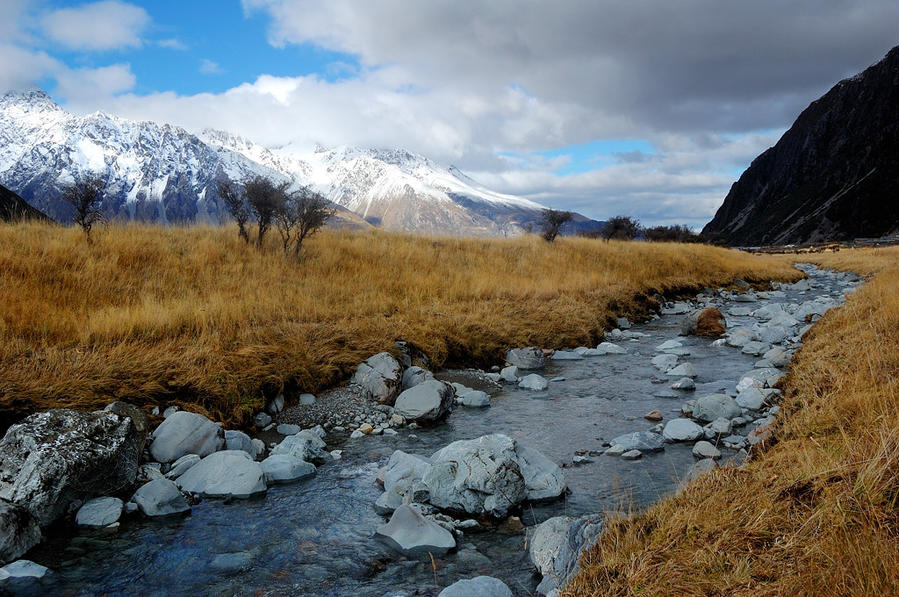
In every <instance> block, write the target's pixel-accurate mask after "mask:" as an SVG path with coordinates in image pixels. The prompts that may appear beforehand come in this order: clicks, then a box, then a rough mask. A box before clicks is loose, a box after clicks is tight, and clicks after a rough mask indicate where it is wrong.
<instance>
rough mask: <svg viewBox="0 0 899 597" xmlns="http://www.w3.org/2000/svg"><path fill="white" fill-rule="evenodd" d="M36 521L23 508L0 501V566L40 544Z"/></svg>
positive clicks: (39, 531)
mask: <svg viewBox="0 0 899 597" xmlns="http://www.w3.org/2000/svg"><path fill="white" fill-rule="evenodd" d="M40 541H41V528H40V525H38V523H37V519H36V518H35V517H34V516H32V514H31V512H29V511H28V510H27V509H26V508H24V507H23V506H19V505H17V504H13V503H10V502H7V501H5V500H0V566H2V565H3V564H5V563H7V562H11V561H13V560H15V559H16V558H18V557H19V556H21V555H22V554H24V553H25V552H27V551H28V550H29V549H31V548H32V547H34V546H35V545H37V544H38V543H40Z"/></svg>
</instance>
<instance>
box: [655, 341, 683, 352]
mask: <svg viewBox="0 0 899 597" xmlns="http://www.w3.org/2000/svg"><path fill="white" fill-rule="evenodd" d="M682 346H683V343H681V342H678V341H677V340H665V341H664V342H662V343H661V344H659V345H658V346H656V350H660V351H665V350H668V349H670V348H681V347H682Z"/></svg>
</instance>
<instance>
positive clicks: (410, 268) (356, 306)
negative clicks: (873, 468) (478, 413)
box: [0, 224, 797, 424]
mask: <svg viewBox="0 0 899 597" xmlns="http://www.w3.org/2000/svg"><path fill="white" fill-rule="evenodd" d="M97 232H98V234H97V242H96V243H95V244H94V245H93V246H88V245H87V244H86V243H85V242H84V239H83V238H82V237H81V235H80V232H79V231H77V230H75V229H71V228H62V227H57V226H46V225H39V224H25V225H15V226H13V225H5V226H0V305H2V307H0V423H2V422H3V420H4V419H5V420H6V421H7V422H8V421H9V420H11V419H12V418H19V417H21V416H22V415H23V413H27V412H30V411H33V410H40V409H46V408H51V407H60V406H72V407H77V408H95V407H99V406H102V405H104V404H106V403H108V402H109V401H111V400H113V399H124V400H129V401H131V402H134V403H137V404H139V405H149V404H159V403H166V402H169V403H176V404H182V405H183V406H190V407H191V408H193V409H194V410H200V411H205V412H206V413H207V414H209V415H210V416H213V417H214V418H216V419H218V420H224V421H226V422H228V423H231V424H239V423H240V422H242V421H246V420H247V418H248V417H249V416H250V415H251V414H252V413H253V412H254V411H256V410H258V409H259V408H260V407H261V405H262V404H263V400H264V397H265V396H271V395H272V394H274V393H276V392H279V391H282V390H284V389H285V388H286V389H287V390H288V391H296V390H302V391H313V392H314V391H317V390H320V389H322V388H324V387H327V386H331V385H334V384H336V383H337V382H339V381H340V380H341V379H343V378H345V377H346V376H347V375H348V374H349V372H351V371H352V369H353V368H354V367H355V365H356V364H358V363H359V362H361V361H362V360H364V359H365V358H367V357H368V356H370V355H371V354H374V353H376V352H379V351H381V350H392V349H393V346H394V341H395V340H399V339H402V340H406V341H408V342H411V343H413V344H414V345H416V346H418V347H420V348H421V349H423V350H424V351H425V352H426V353H427V354H428V355H429V356H430V358H431V359H432V361H433V362H434V363H435V364H437V365H440V364H442V363H446V362H451V363H456V364H459V363H482V364H486V363H496V362H498V360H499V359H500V357H501V355H502V354H503V351H504V350H505V349H506V348H508V347H512V346H520V345H531V344H536V345H540V346H549V347H561V346H567V345H577V344H587V343H593V342H595V341H596V340H597V339H598V337H599V335H600V334H601V333H602V332H603V331H604V330H606V329H608V328H609V327H610V326H609V323H610V322H611V321H612V319H611V318H612V317H613V316H631V317H634V316H639V315H641V314H644V313H645V312H646V309H647V307H648V306H649V304H650V303H651V300H650V299H649V298H648V297H649V296H650V295H651V294H653V293H656V292H661V293H672V292H677V291H681V290H686V289H696V288H697V287H699V286H702V285H721V284H728V283H730V282H731V281H732V280H733V279H734V278H735V277H742V278H744V279H747V280H750V281H762V280H768V279H772V278H781V279H787V278H796V277H797V274H796V272H795V271H794V270H792V269H791V268H790V266H789V264H788V263H786V262H784V261H782V260H777V259H775V258H769V257H759V256H753V255H746V254H742V253H737V252H735V251H728V250H724V249H718V248H712V247H705V246H697V245H673V244H653V245H649V244H644V243H618V242H611V243H605V242H602V241H596V240H588V239H575V238H565V239H560V240H558V241H557V242H556V243H554V244H551V245H550V244H547V243H545V242H543V241H542V240H540V239H537V238H535V237H528V238H522V239H515V240H461V239H449V238H440V239H433V238H421V237H413V236H406V235H400V234H390V233H383V232H362V233H360V232H355V233H354V232H340V231H323V232H322V233H321V234H320V235H318V236H316V237H314V238H313V239H312V240H311V241H310V242H309V243H307V245H308V247H307V246H304V252H305V258H304V260H303V261H302V262H301V263H297V262H295V261H291V260H289V259H285V258H283V257H282V256H281V255H280V253H279V251H278V250H277V248H276V246H275V240H274V239H272V244H271V245H270V246H269V247H268V248H267V250H266V251H264V252H259V251H257V250H255V249H254V248H252V247H247V246H244V245H243V244H242V243H241V242H240V241H239V240H238V238H237V234H236V231H235V230H232V229H220V228H203V227H197V228H157V227H141V226H113V227H110V228H109V229H107V230H105V231H97Z"/></svg>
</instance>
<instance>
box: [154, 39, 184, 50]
mask: <svg viewBox="0 0 899 597" xmlns="http://www.w3.org/2000/svg"><path fill="white" fill-rule="evenodd" d="M156 45H157V46H159V47H160V48H166V49H168V50H178V51H184V50H187V49H188V48H187V44H185V43H184V42H182V41H181V40H178V39H174V38H168V39H160V40H158V41H157V42H156Z"/></svg>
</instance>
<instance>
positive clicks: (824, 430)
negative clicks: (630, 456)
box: [564, 248, 899, 597]
mask: <svg viewBox="0 0 899 597" xmlns="http://www.w3.org/2000/svg"><path fill="white" fill-rule="evenodd" d="M799 259H802V260H806V261H813V262H816V263H818V264H820V265H824V266H828V267H834V268H837V269H850V270H852V271H856V272H858V273H862V274H866V275H873V278H872V279H871V281H870V282H869V283H868V284H866V285H865V286H864V287H862V288H861V289H860V290H859V291H858V292H857V293H856V294H854V295H852V296H851V298H850V299H849V300H848V302H847V304H846V306H845V307H843V308H842V309H839V310H836V311H833V312H831V313H829V314H828V315H827V316H826V317H825V318H824V319H822V321H821V322H820V323H818V324H817V325H816V326H815V328H814V329H813V330H812V331H811V332H809V334H808V335H807V336H806V342H805V345H804V347H803V349H802V350H801V351H800V353H799V355H798V357H797V359H796V360H795V361H794V363H793V365H792V368H791V370H790V374H789V376H788V378H787V379H786V381H785V389H786V395H785V398H784V402H783V411H782V414H781V416H780V417H779V418H778V421H777V423H776V424H775V431H774V436H773V439H774V444H773V446H771V447H769V449H768V450H767V451H765V452H763V453H762V454H761V455H760V456H759V457H757V458H755V459H753V460H752V461H750V463H749V464H748V465H747V466H746V467H745V468H741V469H727V470H718V471H716V472H714V473H712V474H710V475H707V476H705V477H702V478H700V479H698V480H697V481H695V482H693V483H691V484H689V485H687V486H686V488H685V489H683V490H682V491H681V492H680V493H679V494H678V495H676V496H674V497H671V498H668V499H665V500H662V501H661V502H660V503H658V504H657V505H655V506H653V507H651V508H649V509H648V510H647V511H646V512H644V513H642V514H638V515H636V516H633V517H630V518H627V517H622V518H619V519H618V520H617V521H616V522H614V523H612V524H611V525H610V526H609V528H608V529H607V531H606V532H605V533H604V535H603V536H602V537H601V539H600V542H599V543H598V544H597V545H596V546H595V547H594V548H593V549H592V550H590V551H589V552H587V553H586V554H585V557H584V559H583V560H582V564H583V566H584V567H583V569H582V571H581V573H580V575H579V576H578V577H577V578H576V579H575V580H574V581H573V582H572V583H571V584H570V585H569V586H568V587H567V589H566V591H565V593H564V594H565V595H603V596H605V595H752V596H753V597H756V596H760V595H772V596H773V595H899V292H897V290H899V248H888V249H876V250H853V251H840V252H839V253H833V254H815V255H802V256H801V257H799Z"/></svg>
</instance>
